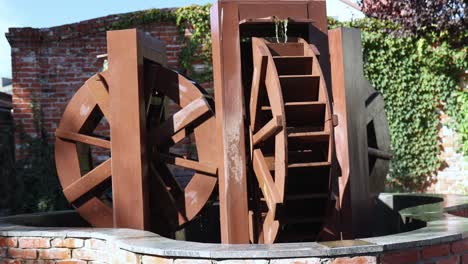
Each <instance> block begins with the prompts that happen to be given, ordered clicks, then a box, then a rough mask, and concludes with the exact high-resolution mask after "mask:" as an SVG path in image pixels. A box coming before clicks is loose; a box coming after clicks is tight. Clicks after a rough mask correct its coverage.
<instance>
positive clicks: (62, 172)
mask: <svg viewBox="0 0 468 264" xmlns="http://www.w3.org/2000/svg"><path fill="white" fill-rule="evenodd" d="M109 78H111V76H109V74H108V73H106V72H104V73H99V74H96V75H94V76H93V77H91V78H90V79H89V80H88V81H86V82H85V84H84V85H83V86H82V87H81V88H80V89H79V90H78V91H77V92H76V94H75V95H74V96H73V98H72V99H71V101H70V102H69V104H68V106H67V107H66V110H65V112H64V114H63V116H62V119H61V121H60V124H59V126H58V128H57V130H56V144H55V159H56V164H57V171H58V175H59V178H60V182H61V185H62V187H63V192H64V194H65V197H66V198H67V199H68V201H69V202H70V203H71V204H72V205H73V206H74V207H75V208H76V209H77V211H78V212H79V214H80V215H81V216H82V217H83V218H84V219H86V220H87V221H88V222H89V223H90V224H92V225H93V226H96V227H112V226H113V212H112V190H111V186H112V173H111V168H112V150H111V140H112V139H111V138H109V137H106V136H102V135H101V136H99V135H98V131H97V130H99V129H97V128H98V127H99V126H101V125H102V124H103V123H104V122H106V121H107V122H108V126H109V127H110V129H112V127H113V126H112V118H111V117H110V113H109V107H110V103H109V101H110V96H109V89H112V87H109V85H108V83H109V82H108V80H109ZM145 87H146V91H145V109H146V113H147V122H146V123H147V130H148V132H149V134H148V135H149V136H150V139H149V140H148V141H149V142H150V144H149V146H148V148H147V149H148V151H149V152H150V155H149V156H150V157H151V162H149V167H150V168H149V171H150V177H151V179H150V180H149V183H150V184H151V186H150V191H151V193H152V194H151V198H150V199H151V201H150V204H151V217H152V220H151V221H153V222H165V223H169V224H170V226H169V227H170V228H168V227H167V226H158V227H157V228H155V229H153V230H158V231H161V230H163V231H165V232H169V231H172V230H175V229H177V228H179V227H180V226H182V225H183V224H185V223H186V222H187V221H190V220H191V219H193V218H194V217H195V216H196V215H197V214H198V213H199V211H200V210H201V209H202V208H203V206H204V205H205V204H206V203H207V201H208V199H209V198H210V196H211V194H212V192H213V190H214V188H215V186H216V182H217V178H216V174H217V169H216V166H215V165H214V164H216V163H215V161H214V157H215V153H216V150H215V145H214V144H213V142H212V141H211V134H210V133H212V131H215V123H214V113H213V110H212V99H211V98H210V97H209V96H208V95H207V94H206V92H205V91H204V90H203V89H202V88H200V87H198V86H197V85H196V84H195V83H194V82H192V81H190V80H189V79H187V78H185V77H184V76H182V75H180V74H178V73H176V72H174V71H171V70H168V69H166V68H164V67H162V66H161V65H159V64H157V63H145ZM167 99H170V100H172V102H173V103H174V104H176V105H178V106H179V108H180V110H179V111H178V112H176V113H175V114H173V115H171V116H170V115H168V114H167V111H166V108H167V107H166V106H167V103H165V101H167ZM100 124H101V125H100ZM191 134H193V135H194V136H193V139H194V140H195V149H196V152H197V153H196V154H197V156H198V160H191V159H187V158H185V157H181V156H175V155H173V154H172V153H171V151H170V150H171V148H170V147H171V146H173V145H175V144H177V143H178V142H180V141H182V140H183V139H184V138H187V137H189V136H190V135H191ZM96 148H99V149H100V151H96ZM106 151H107V152H108V153H109V154H110V155H109V157H108V158H107V159H106V160H104V161H103V162H101V161H99V160H98V158H97V157H96V153H103V152H104V153H105V152H106ZM168 165H175V166H179V167H183V168H186V169H189V170H191V171H193V172H194V174H193V176H192V177H191V179H190V181H189V182H188V184H187V185H186V187H185V188H183V187H181V185H180V184H179V183H178V182H177V180H176V178H175V177H174V176H173V173H172V172H171V169H169V167H168ZM130 176H131V175H129V177H130Z"/></svg>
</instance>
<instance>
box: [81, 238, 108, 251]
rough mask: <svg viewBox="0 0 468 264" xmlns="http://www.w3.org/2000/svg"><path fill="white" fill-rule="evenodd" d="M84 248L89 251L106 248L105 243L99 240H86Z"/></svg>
mask: <svg viewBox="0 0 468 264" xmlns="http://www.w3.org/2000/svg"><path fill="white" fill-rule="evenodd" d="M84 246H85V247H86V248H90V249H104V248H106V241H104V240H100V239H94V238H92V239H86V241H85V244H84Z"/></svg>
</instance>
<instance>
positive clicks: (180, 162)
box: [160, 154, 218, 175]
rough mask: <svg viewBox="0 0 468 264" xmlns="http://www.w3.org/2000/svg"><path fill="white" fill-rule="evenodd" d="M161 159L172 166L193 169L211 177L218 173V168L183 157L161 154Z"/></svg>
mask: <svg viewBox="0 0 468 264" xmlns="http://www.w3.org/2000/svg"><path fill="white" fill-rule="evenodd" d="M160 155H161V159H162V160H163V161H164V162H166V163H168V164H171V165H176V166H180V167H184V168H186V169H191V170H194V171H196V172H201V173H204V174H209V175H216V174H217V173H218V168H216V167H214V166H212V165H211V164H206V163H205V164H203V163H200V162H198V161H194V160H190V159H185V158H181V157H176V156H172V155H167V154H160Z"/></svg>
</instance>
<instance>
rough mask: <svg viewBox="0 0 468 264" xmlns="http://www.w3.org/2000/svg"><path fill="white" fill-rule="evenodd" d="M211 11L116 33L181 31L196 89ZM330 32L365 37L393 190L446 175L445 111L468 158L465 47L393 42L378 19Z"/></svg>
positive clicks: (126, 19) (129, 22)
mask: <svg viewBox="0 0 468 264" xmlns="http://www.w3.org/2000/svg"><path fill="white" fill-rule="evenodd" d="M209 8H210V5H205V6H197V5H193V6H188V7H183V8H179V9H166V10H157V9H154V10H147V11H142V12H138V13H133V14H129V15H124V16H123V17H121V18H120V19H119V21H117V22H116V23H114V24H113V26H112V28H113V29H122V28H128V27H133V26H136V25H142V24H149V23H155V22H175V23H177V25H178V28H179V31H180V34H181V36H182V37H185V36H186V35H190V37H189V38H187V39H186V42H185V45H184V47H183V49H182V52H181V53H180V57H179V62H180V66H181V68H182V69H181V70H182V71H184V72H186V73H187V74H188V75H189V76H191V77H192V78H193V79H195V80H197V81H198V82H205V81H210V80H212V68H211V65H212V63H211V35H210V20H209ZM277 24H278V25H277V27H278V29H279V30H281V31H282V29H280V27H283V26H284V23H281V21H278V22H277ZM329 26H330V27H332V28H333V27H338V26H348V27H357V28H360V29H361V30H362V40H363V47H364V57H365V65H364V67H365V74H366V77H367V78H368V79H369V80H370V81H371V82H372V84H373V85H374V86H375V88H376V89H377V90H379V91H380V92H381V93H382V94H383V96H384V98H385V102H386V106H385V108H386V112H387V115H388V119H389V125H390V130H391V138H392V149H393V154H394V159H393V162H392V163H391V171H390V183H391V184H390V187H391V188H393V189H397V190H404V191H408V190H423V189H424V188H425V187H426V186H427V185H428V184H430V179H431V176H432V175H433V174H434V172H436V171H437V170H438V169H439V168H440V167H441V160H440V158H439V155H440V150H441V147H440V142H439V138H438V131H439V126H440V122H439V115H440V111H444V112H445V113H447V114H448V115H449V116H450V117H451V118H452V123H451V125H452V127H453V128H455V129H456V131H457V132H458V134H459V135H460V139H459V140H460V143H461V149H460V150H461V151H463V153H464V154H465V156H468V92H467V90H466V88H460V87H459V86H458V84H459V82H460V80H459V78H460V76H461V74H462V72H463V71H464V70H465V69H467V66H468V65H467V64H468V60H467V48H466V47H462V48H456V47H453V46H451V44H450V42H447V41H445V40H446V39H447V37H446V35H447V33H446V32H438V33H433V34H432V35H429V36H432V37H431V38H428V37H425V38H421V37H417V36H401V35H396V34H395V35H394V32H397V31H398V29H399V26H398V25H397V24H394V23H390V22H385V21H383V20H377V19H369V18H365V19H360V20H354V21H351V22H346V23H340V22H338V21H336V20H333V19H329ZM280 33H282V32H280ZM425 36H427V35H425ZM285 38H286V37H285V36H283V39H285ZM278 39H280V37H278ZM194 64H200V65H205V66H206V67H205V69H203V70H202V71H200V70H196V69H194V67H193V65H194Z"/></svg>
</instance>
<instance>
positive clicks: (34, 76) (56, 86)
mask: <svg viewBox="0 0 468 264" xmlns="http://www.w3.org/2000/svg"><path fill="white" fill-rule="evenodd" d="M118 19H119V15H112V16H107V17H102V18H97V19H93V20H88V21H83V22H80V23H76V24H70V25H64V26H59V27H52V28H45V29H35V28H11V29H10V30H9V32H8V33H7V38H8V41H9V42H10V45H11V48H12V71H13V108H14V113H13V116H14V120H15V122H16V123H17V124H18V123H22V124H23V126H24V129H25V132H26V133H27V134H29V135H31V136H34V135H35V132H36V131H35V130H34V127H33V114H32V108H31V104H32V103H33V100H35V103H37V105H40V106H41V108H42V111H43V113H44V126H45V128H46V131H47V132H48V135H49V136H50V137H51V139H52V138H53V132H54V131H55V128H56V127H57V123H58V121H59V120H60V118H61V114H62V113H63V110H64V108H65V106H66V105H67V103H68V101H69V100H70V98H71V97H72V96H73V94H74V93H75V91H76V90H77V89H78V88H79V87H80V86H81V85H82V84H83V83H84V81H86V80H87V79H88V78H89V77H90V76H92V75H93V74H95V73H96V72H97V71H99V69H100V67H101V66H102V61H101V60H99V59H97V58H96V56H97V55H100V54H105V53H106V29H107V28H108V27H109V26H110V25H111V24H112V23H113V22H115V21H116V20H118ZM141 29H142V30H144V31H146V32H149V33H150V34H151V35H152V36H154V37H157V38H160V39H162V40H164V41H165V42H166V44H167V56H168V64H169V67H171V68H173V69H177V68H178V54H179V52H180V49H181V40H180V38H179V34H178V30H177V27H176V25H174V24H171V23H157V24H150V25H145V26H143V27H141Z"/></svg>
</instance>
